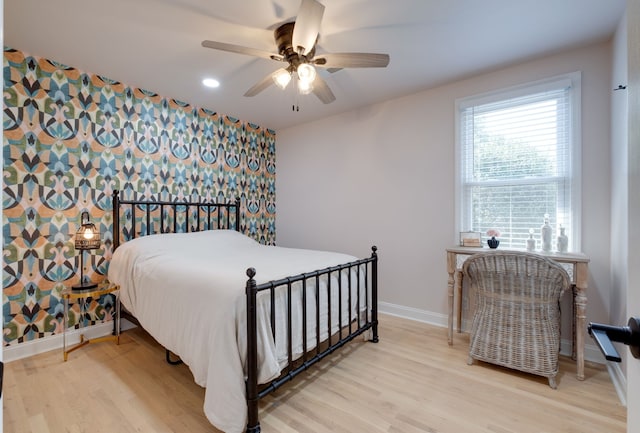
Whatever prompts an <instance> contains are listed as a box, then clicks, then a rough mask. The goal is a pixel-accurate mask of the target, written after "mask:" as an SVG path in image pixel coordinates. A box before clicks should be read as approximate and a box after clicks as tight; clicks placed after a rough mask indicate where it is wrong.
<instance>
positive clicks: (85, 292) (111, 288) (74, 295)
mask: <svg viewBox="0 0 640 433" xmlns="http://www.w3.org/2000/svg"><path fill="white" fill-rule="evenodd" d="M107 294H112V295H113V296H114V298H115V317H114V318H113V333H112V335H105V336H104V337H98V338H94V339H91V340H90V339H88V338H85V337H84V334H80V343H78V344H76V345H75V346H73V347H70V348H69V349H67V320H68V317H69V303H70V301H71V300H72V299H76V300H77V299H82V300H83V301H82V305H81V307H80V310H81V313H84V309H85V308H86V307H85V300H86V298H99V297H100V296H102V295H107ZM62 298H63V300H64V320H63V321H64V326H63V329H62V353H63V355H64V360H65V361H66V360H67V356H68V355H69V353H71V352H73V351H74V350H76V349H79V348H81V347H82V346H85V345H87V344H89V343H99V342H101V341H110V340H113V341H115V342H116V344H120V286H118V285H117V284H113V283H110V282H108V281H103V282H101V283H99V284H98V286H97V287H93V288H91V289H82V290H78V289H71V288H69V287H67V288H66V289H64V290H63V291H62Z"/></svg>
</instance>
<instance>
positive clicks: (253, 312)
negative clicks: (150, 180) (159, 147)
mask: <svg viewBox="0 0 640 433" xmlns="http://www.w3.org/2000/svg"><path fill="white" fill-rule="evenodd" d="M240 220H241V213H240V201H239V200H236V201H234V202H231V203H199V202H180V203H177V202H172V201H154V202H152V201H146V200H145V201H140V200H124V199H121V198H120V197H119V192H118V191H114V194H113V225H114V229H113V251H114V253H113V256H112V260H111V263H110V266H109V271H108V277H109V280H110V281H112V282H113V283H115V284H119V285H120V288H121V290H120V299H121V303H122V306H123V312H124V313H123V317H128V318H130V319H131V320H133V321H134V322H136V323H138V324H139V325H140V326H142V327H143V328H144V329H145V330H146V331H147V332H148V333H149V334H150V335H151V336H153V337H154V338H155V339H156V340H157V341H158V342H159V343H160V344H162V345H163V346H164V347H165V348H166V349H167V351H171V352H173V353H174V354H175V355H177V356H179V357H180V359H181V360H182V361H183V362H184V363H185V364H187V365H188V366H189V368H190V370H191V372H192V373H193V376H194V380H195V382H196V383H198V384H199V385H201V386H203V387H205V388H206V391H205V401H204V412H205V415H206V416H207V418H208V419H209V421H210V422H211V423H212V424H213V425H214V426H215V427H216V428H218V429H220V430H222V431H225V432H241V431H244V430H245V429H246V431H247V432H259V431H260V423H259V418H258V402H259V400H260V399H261V398H262V397H264V396H266V395H268V394H270V393H271V392H273V391H275V390H276V389H278V388H279V387H280V386H282V385H284V384H285V383H286V382H288V381H290V380H292V379H293V378H295V377H296V376H297V375H298V374H300V373H302V372H304V371H305V370H306V369H308V368H309V367H311V366H312V365H313V364H315V363H316V362H318V361H320V360H322V359H323V358H325V357H326V356H327V355H329V354H331V353H332V352H334V351H335V350H337V349H339V348H340V347H341V346H343V345H345V344H346V343H348V342H349V341H351V340H353V339H354V338H356V337H358V336H361V335H364V337H365V338H368V339H369V340H370V341H372V342H377V341H378V329H377V326H378V319H377V314H378V313H377V261H378V256H377V252H376V247H375V246H374V247H372V253H371V255H370V256H369V257H366V258H363V259H359V258H356V257H353V256H350V255H346V254H340V253H333V252H327V251H313V250H304V249H293V248H283V247H276V246H267V245H262V244H260V243H258V242H257V241H255V240H253V239H252V238H250V237H248V236H245V235H243V234H241V233H240V232H239V228H240V227H241V224H240ZM167 360H169V357H168V356H167Z"/></svg>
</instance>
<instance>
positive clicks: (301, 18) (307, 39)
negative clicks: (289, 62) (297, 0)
mask: <svg viewBox="0 0 640 433" xmlns="http://www.w3.org/2000/svg"><path fill="white" fill-rule="evenodd" d="M323 14H324V6H323V5H322V4H320V3H318V2H317V1H316V0H302V4H301V5H300V10H299V11H298V16H297V17H296V24H295V26H294V27H293V35H292V37H291V45H292V46H293V49H294V51H295V52H297V53H299V52H300V51H302V54H303V55H307V54H308V53H309V51H311V50H312V49H313V47H314V46H315V44H316V40H317V39H318V33H319V32H320V23H321V22H322V15H323ZM300 47H302V49H301V48H300Z"/></svg>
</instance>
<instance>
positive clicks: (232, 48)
mask: <svg viewBox="0 0 640 433" xmlns="http://www.w3.org/2000/svg"><path fill="white" fill-rule="evenodd" d="M202 46H203V47H205V48H213V49H214V50H221V51H228V52H231V53H238V54H246V55H248V56H255V57H262V58H265V59H272V60H277V61H283V60H284V58H283V57H282V56H281V55H279V54H273V53H270V52H268V51H262V50H257V49H255V48H248V47H243V46H241V45H233V44H226V43H224V42H216V41H202Z"/></svg>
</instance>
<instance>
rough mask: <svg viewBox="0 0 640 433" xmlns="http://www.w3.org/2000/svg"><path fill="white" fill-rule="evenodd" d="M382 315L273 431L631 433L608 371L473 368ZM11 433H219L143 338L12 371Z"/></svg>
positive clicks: (199, 394)
mask: <svg viewBox="0 0 640 433" xmlns="http://www.w3.org/2000/svg"><path fill="white" fill-rule="evenodd" d="M446 334H447V331H446V329H444V328H437V327H433V326H429V325H426V324H422V323H418V322H413V321H409V320H405V319H399V318H396V317H392V316H387V315H381V317H380V342H379V343H378V344H373V343H368V342H363V341H362V340H360V339H358V340H356V341H354V342H352V343H350V344H349V345H348V346H347V347H345V348H344V350H343V351H341V352H338V353H335V354H333V355H331V356H329V357H328V359H325V361H323V362H321V363H320V364H318V365H316V366H315V367H314V368H312V369H311V370H310V371H309V372H307V373H305V374H303V375H302V377H299V378H298V379H299V380H297V381H295V382H292V383H290V384H288V385H287V386H285V387H284V388H282V389H281V390H279V391H278V392H277V393H276V394H275V395H272V396H269V397H267V398H266V399H265V400H264V401H263V402H262V404H261V409H260V419H261V424H262V431H263V432H265V433H275V432H278V433H286V432H314V433H322V432H345V433H346V432H349V433H354V432H402V433H412V432H439V433H447V432H450V433H465V432H473V433H484V432H487V433H489V432H490V433H530V432H531V433H534V432H535V433H554V432H561V433H571V432H575V433H596V432H597V433H602V432H607V433H625V432H626V421H625V420H626V409H625V408H624V407H623V406H622V405H621V404H620V402H619V400H618V397H617V396H616V393H615V391H614V388H613V385H612V384H611V381H610V379H609V376H608V374H607V372H606V370H605V369H604V367H603V366H591V365H587V368H586V380H585V381H584V382H580V381H578V380H577V379H576V378H575V364H574V363H572V362H571V361H570V360H569V359H565V358H562V359H561V366H560V374H559V376H558V389H557V390H552V389H551V388H549V386H548V384H547V380H546V379H545V378H542V377H536V376H531V375H526V374H520V373H517V372H513V371H511V370H506V369H502V368H498V367H494V366H491V365H489V364H477V363H476V364H474V365H472V366H469V365H467V363H466V360H467V354H466V349H467V347H468V338H467V337H466V336H465V335H464V334H456V335H455V343H454V346H452V347H450V346H448V345H447V335H446ZM5 367H6V369H5V379H4V391H3V396H4V433H23V432H32V433H47V432H52V433H53V432H71V433H78V432H104V433H113V432H118V433H124V432H153V433H158V432H177V433H183V432H189V433H198V432H216V431H217V430H216V429H214V428H213V427H212V426H211V425H210V424H209V422H208V421H207V419H206V417H205V416H204V414H203V411H202V405H203V401H204V389H202V388H200V387H199V386H197V385H196V384H195V383H194V382H193V378H192V376H191V373H190V372H189V369H188V367H186V366H184V365H181V366H177V367H174V366H171V365H168V364H167V363H166V362H165V361H164V350H163V349H162V348H161V347H160V346H159V345H158V344H157V343H156V342H155V341H154V340H153V339H152V338H151V337H149V336H148V335H147V334H146V333H144V332H143V331H141V330H131V331H127V332H126V333H124V334H123V336H122V337H121V344H120V345H119V346H116V345H115V344H112V343H110V342H104V343H100V344H95V345H88V346H86V347H85V348H83V349H81V350H78V351H76V352H73V353H71V354H70V355H69V361H67V362H66V363H65V362H63V361H62V353H61V351H54V352H48V353H45V354H41V355H38V356H35V357H31V358H29V359H24V360H20V361H15V362H11V363H8V364H7V365H6V366H5Z"/></svg>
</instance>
